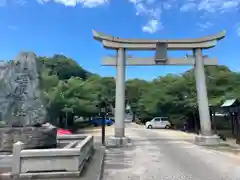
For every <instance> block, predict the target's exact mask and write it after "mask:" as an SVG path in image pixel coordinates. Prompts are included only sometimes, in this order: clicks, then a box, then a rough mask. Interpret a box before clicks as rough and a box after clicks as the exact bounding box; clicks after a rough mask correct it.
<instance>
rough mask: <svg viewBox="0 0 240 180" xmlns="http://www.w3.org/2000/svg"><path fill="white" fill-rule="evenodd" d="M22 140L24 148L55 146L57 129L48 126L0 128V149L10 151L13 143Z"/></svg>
mask: <svg viewBox="0 0 240 180" xmlns="http://www.w3.org/2000/svg"><path fill="white" fill-rule="evenodd" d="M17 141H21V142H23V143H24V144H25V145H24V148H25V149H42V148H56V146H57V129H56V128H54V129H51V128H48V127H19V128H11V127H8V128H0V151H2V152H12V148H13V144H14V143H16V142H17Z"/></svg>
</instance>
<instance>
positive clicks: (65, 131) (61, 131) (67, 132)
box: [57, 128, 72, 135]
mask: <svg viewBox="0 0 240 180" xmlns="http://www.w3.org/2000/svg"><path fill="white" fill-rule="evenodd" d="M69 134H72V132H71V131H70V130H66V129H61V128H60V129H58V130H57V135H69Z"/></svg>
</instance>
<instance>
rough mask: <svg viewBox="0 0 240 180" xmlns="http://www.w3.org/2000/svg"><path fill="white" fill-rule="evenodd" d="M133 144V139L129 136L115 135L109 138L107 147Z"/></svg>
mask: <svg viewBox="0 0 240 180" xmlns="http://www.w3.org/2000/svg"><path fill="white" fill-rule="evenodd" d="M129 145H132V142H131V139H130V138H128V137H122V138H121V137H115V136H111V137H109V138H108V139H107V142H106V146H107V147H125V146H129Z"/></svg>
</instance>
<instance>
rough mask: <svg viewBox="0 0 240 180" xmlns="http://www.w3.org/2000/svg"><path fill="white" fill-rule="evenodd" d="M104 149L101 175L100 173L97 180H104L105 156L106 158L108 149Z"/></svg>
mask: <svg viewBox="0 0 240 180" xmlns="http://www.w3.org/2000/svg"><path fill="white" fill-rule="evenodd" d="M103 149H104V153H103V157H102V159H101V161H102V162H101V165H100V173H99V176H98V177H97V180H102V179H103V173H104V160H105V156H106V152H105V151H106V148H105V147H103Z"/></svg>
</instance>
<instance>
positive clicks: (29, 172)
mask: <svg viewBox="0 0 240 180" xmlns="http://www.w3.org/2000/svg"><path fill="white" fill-rule="evenodd" d="M67 140H68V141H69V143H68V144H67V145H66V146H64V147H63V148H56V149H24V144H23V143H21V142H17V143H15V144H14V148H13V155H12V172H9V173H4V174H2V175H1V176H2V177H18V178H23V179H24V178H29V177H45V178H46V177H47V178H48V177H62V176H64V175H68V176H69V175H72V176H73V175H74V176H79V175H80V173H81V171H82V169H83V167H84V166H85V164H86V162H87V161H88V159H89V158H90V157H91V155H92V152H93V149H94V148H93V147H94V142H93V140H94V139H93V136H84V135H63V136H60V137H59V136H58V143H61V141H64V143H66V141H67ZM0 179H1V177H0Z"/></svg>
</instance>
